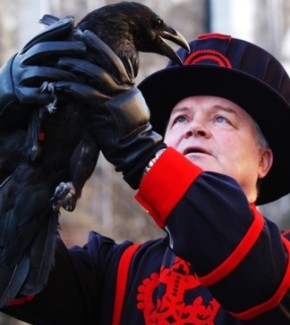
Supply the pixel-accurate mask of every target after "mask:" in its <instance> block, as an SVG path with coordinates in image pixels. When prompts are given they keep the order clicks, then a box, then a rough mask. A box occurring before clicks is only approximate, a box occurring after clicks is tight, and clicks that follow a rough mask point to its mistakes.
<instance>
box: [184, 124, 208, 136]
mask: <svg viewBox="0 0 290 325" xmlns="http://www.w3.org/2000/svg"><path fill="white" fill-rule="evenodd" d="M185 131H186V137H191V136H195V137H208V136H209V135H210V130H209V129H208V126H207V125H206V124H205V123H204V122H202V121H192V122H191V123H189V124H188V126H187V128H186V130H185Z"/></svg>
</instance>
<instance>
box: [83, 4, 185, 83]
mask: <svg viewBox="0 0 290 325" xmlns="http://www.w3.org/2000/svg"><path fill="white" fill-rule="evenodd" d="M78 28H80V29H81V30H83V31H84V30H86V29H87V30H90V31H92V32H93V33H95V34H97V35H98V36H99V37H100V38H101V39H102V40H103V41H104V42H105V43H106V44H107V45H109V46H110V47H111V48H112V49H113V51H114V52H115V53H116V54H117V55H118V56H119V57H120V58H121V60H122V61H123V63H124V65H125V66H126V69H127V71H128V74H129V75H130V76H131V77H132V78H134V77H136V75H137V73H138V68H139V58H138V52H139V51H141V52H151V53H157V54H160V55H164V56H166V57H168V58H169V59H171V60H172V61H174V62H176V63H177V64H182V61H181V59H180V58H179V56H178V54H177V53H176V51H175V50H174V49H173V48H172V47H171V46H170V45H168V44H167V43H166V42H165V41H164V39H167V40H169V41H172V42H173V43H175V44H176V45H179V46H181V47H183V48H185V49H186V50H188V51H190V48H189V45H188V42H187V41H186V39H185V38H184V37H183V36H182V35H181V34H180V33H179V32H177V31H176V30H175V29H173V28H172V27H170V26H168V25H167V24H166V23H165V22H164V21H163V20H162V19H161V18H160V17H159V16H158V15H157V14H156V13H155V12H154V11H153V10H151V9H150V8H149V7H147V6H145V5H143V4H141V3H138V2H131V1H121V2H117V3H114V4H110V5H106V6H103V7H101V8H98V9H96V10H94V11H92V12H90V13H89V14H87V15H86V16H85V17H84V18H83V19H82V20H81V21H80V22H79V24H78Z"/></svg>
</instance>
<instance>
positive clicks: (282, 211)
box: [0, 0, 290, 325]
mask: <svg viewBox="0 0 290 325" xmlns="http://www.w3.org/2000/svg"><path fill="white" fill-rule="evenodd" d="M116 2H118V1H105V0H1V1H0V64H1V65H2V64H3V63H4V62H5V61H6V60H7V59H8V58H9V57H10V56H11V55H13V54H14V53H15V52H17V51H18V50H20V49H21V47H22V46H23V45H25V43H26V42H27V41H29V40H30V38H32V37H33V36H34V35H35V34H36V33H38V32H39V31H41V29H42V28H43V27H42V26H41V25H40V24H39V23H38V21H39V19H40V18H41V17H42V15H43V14H46V13H50V14H53V15H56V16H59V17H63V16H66V15H72V16H74V17H75V19H76V21H78V20H80V18H82V17H83V16H84V15H85V14H86V13H88V12H89V11H91V10H94V9H96V8H98V7H101V6H103V5H106V4H110V3H116ZM137 2H141V3H143V4H145V5H147V6H149V7H151V8H152V9H154V10H155V11H156V12H157V13H159V15H160V16H161V17H162V18H163V19H164V20H165V21H166V22H167V23H169V24H170V25H171V26H172V27H174V28H175V29H177V30H178V31H179V32H181V33H182V34H183V35H184V36H185V37H186V38H187V39H188V40H191V39H193V38H195V37H197V36H198V35H199V34H200V33H204V32H220V33H225V34H230V35H231V36H233V37H238V38H244V39H246V40H248V41H251V42H254V43H256V44H258V45H260V46H262V47H263V48H265V49H267V50H268V51H269V52H271V53H272V54H273V55H274V56H276V57H277V58H278V59H279V60H280V61H281V62H282V63H283V64H284V66H285V67H286V69H287V70H288V71H289V69H290V1H288V0H255V1H252V0H166V1H161V0H159V1H157V0H144V1H138V0H137ZM166 62H167V60H166V59H164V58H163V57H160V56H158V55H156V54H141V69H140V73H139V76H138V78H137V83H138V82H139V81H140V80H142V79H143V78H144V77H146V76H147V75H149V74H151V73H152V72H154V71H156V70H158V69H161V68H163V67H164V66H165V64H166ZM169 91H170V90H169ZM289 91H290V90H289ZM277 127H279V126H278V125H277ZM289 168H290V166H289ZM134 194H135V193H134V192H133V191H132V190H131V189H130V188H129V186H128V185H127V184H126V183H125V182H124V181H123V180H122V176H121V175H119V174H117V173H115V171H114V169H113V168H112V166H111V165H109V164H108V163H107V162H106V161H105V160H104V158H103V157H102V156H101V157H100V159H99V161H98V164H97V166H96V169H95V172H94V174H93V176H92V177H91V179H90V180H89V181H88V182H87V184H86V186H85V188H84V191H83V194H82V197H81V199H80V201H79V203H78V206H77V208H76V210H75V211H74V212H72V213H67V212H65V211H62V213H61V230H60V232H61V236H62V238H63V240H64V241H65V243H66V244H67V246H72V245H83V244H84V243H85V242H86V240H87V235H88V232H89V231H90V230H95V231H97V232H101V233H103V234H104V235H106V236H109V237H111V238H114V239H115V240H116V241H118V242H120V241H122V240H124V239H131V240H133V241H138V242H141V241H145V240H147V239H149V238H154V237H157V236H163V235H164V234H163V232H162V231H160V230H159V229H158V228H157V227H156V225H155V224H154V223H153V222H152V221H151V219H150V217H149V216H148V215H147V214H146V212H145V211H143V210H142V209H141V208H140V207H139V206H138V204H137V203H136V202H135V200H134ZM260 209H261V210H262V212H263V213H264V214H265V215H266V216H267V217H268V218H270V219H272V220H274V221H275V222H277V223H278V224H279V225H280V226H281V229H284V228H286V227H289V226H290V217H289V216H290V211H289V210H290V196H286V197H284V198H282V199H280V200H278V201H276V202H273V203H271V204H268V205H265V206H262V207H260ZM20 324H25V323H22V322H19V321H17V320H15V319H13V318H10V317H7V316H5V315H2V314H0V325H20Z"/></svg>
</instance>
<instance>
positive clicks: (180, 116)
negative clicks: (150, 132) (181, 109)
mask: <svg viewBox="0 0 290 325" xmlns="http://www.w3.org/2000/svg"><path fill="white" fill-rule="evenodd" d="M185 120H186V118H185V116H183V115H178V116H176V118H175V119H174V120H173V124H176V123H183V122H185Z"/></svg>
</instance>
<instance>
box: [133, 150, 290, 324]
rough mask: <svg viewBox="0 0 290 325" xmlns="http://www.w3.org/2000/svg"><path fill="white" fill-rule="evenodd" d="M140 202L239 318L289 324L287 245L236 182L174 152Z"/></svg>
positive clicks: (145, 185)
mask: <svg viewBox="0 0 290 325" xmlns="http://www.w3.org/2000/svg"><path fill="white" fill-rule="evenodd" d="M156 189H157V190H156ZM136 199H137V200H138V201H139V202H140V204H141V205H143V207H144V208H145V209H147V210H148V212H149V213H150V214H151V215H152V217H153V218H154V220H155V221H156V223H157V224H158V225H159V226H160V227H162V228H164V229H165V230H166V231H167V232H168V234H169V237H170V242H171V244H170V247H171V248H172V250H173V251H174V253H175V254H176V255H177V256H179V257H181V258H183V259H185V260H187V261H189V262H190V263H191V265H192V266H193V268H194V269H195V272H196V274H197V276H198V278H199V280H200V282H201V283H202V284H203V285H204V286H206V287H208V288H209V290H210V291H211V292H212V294H213V295H214V296H215V298H216V299H217V300H218V301H219V302H220V303H221V305H222V306H223V307H224V308H225V309H227V310H228V311H229V312H230V313H231V314H232V315H233V316H235V317H236V318H239V319H241V320H243V321H245V324H252V323H251V321H252V320H255V322H254V323H253V324H260V323H259V319H261V320H262V318H264V319H267V317H266V316H267V315H271V317H274V318H273V320H279V321H280V323H279V324H284V323H283V322H282V321H284V322H285V324H286V323H287V324H288V322H289V320H290V316H289V312H290V309H289V298H287V296H288V295H289V294H287V292H288V290H289V286H290V267H289V259H288V256H289V250H290V245H289V241H288V240H287V239H286V237H284V236H282V235H281V233H280V231H279V229H278V227H277V226H276V225H275V224H274V223H272V222H271V221H269V220H267V219H266V218H264V217H263V216H262V215H261V213H260V212H259V211H258V210H257V208H256V207H255V206H254V205H249V204H248V202H247V199H246V197H245V195H244V194H243V192H242V190H241V188H240V187H239V185H238V184H237V183H236V182H235V181H234V180H233V179H232V178H229V177H226V176H224V175H220V174H217V173H205V172H202V170H201V169H200V168H199V167H197V166H195V165H194V164H192V163H191V162H190V161H188V160H187V159H186V158H185V157H183V156H182V155H181V154H179V153H177V152H176V151H175V150H174V149H172V148H168V149H167V150H166V151H165V152H164V154H163V155H162V156H161V157H160V158H159V159H158V160H157V162H156V163H155V165H154V166H153V167H152V168H151V170H150V171H149V173H148V174H147V175H146V176H145V177H144V179H143V180H142V183H141V186H140V189H139V191H138V193H137V195H136ZM287 314H288V315H287ZM273 315H274V316H273ZM268 319H269V318H268ZM262 323H263V321H261V324H262Z"/></svg>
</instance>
